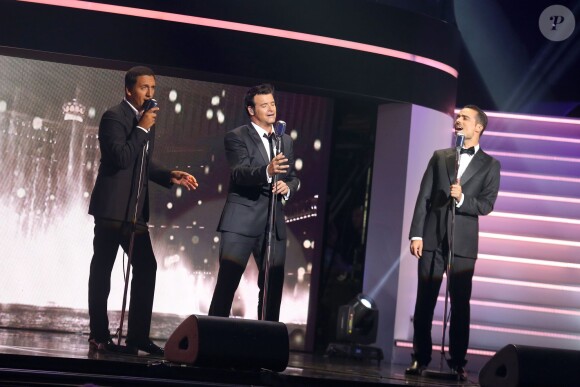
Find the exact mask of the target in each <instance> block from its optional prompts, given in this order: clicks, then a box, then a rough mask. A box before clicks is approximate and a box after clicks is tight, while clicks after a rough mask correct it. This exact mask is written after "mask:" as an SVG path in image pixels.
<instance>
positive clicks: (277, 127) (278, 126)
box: [274, 120, 286, 137]
mask: <svg viewBox="0 0 580 387" xmlns="http://www.w3.org/2000/svg"><path fill="white" fill-rule="evenodd" d="M285 131H286V122H284V121H282V120H279V121H276V123H275V124H274V134H275V135H276V137H282V136H283V135H284V132H285Z"/></svg>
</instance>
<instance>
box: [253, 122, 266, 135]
mask: <svg viewBox="0 0 580 387" xmlns="http://www.w3.org/2000/svg"><path fill="white" fill-rule="evenodd" d="M250 124H252V126H253V127H254V129H256V131H257V132H258V134H259V135H260V137H264V134H265V135H266V136H268V135H269V133H268V132H266V131H265V130H264V128H261V127H259V126H258V125H256V124H254V123H253V122H251V121H250Z"/></svg>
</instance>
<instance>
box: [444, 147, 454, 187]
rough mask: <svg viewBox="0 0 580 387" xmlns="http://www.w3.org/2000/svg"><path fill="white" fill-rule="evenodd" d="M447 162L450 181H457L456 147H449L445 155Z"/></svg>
mask: <svg viewBox="0 0 580 387" xmlns="http://www.w3.org/2000/svg"><path fill="white" fill-rule="evenodd" d="M445 164H446V165H447V175H448V176H449V183H450V184H453V183H454V182H455V180H456V179H455V148H453V149H449V150H448V151H447V155H446V157H445Z"/></svg>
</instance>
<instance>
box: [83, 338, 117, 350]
mask: <svg viewBox="0 0 580 387" xmlns="http://www.w3.org/2000/svg"><path fill="white" fill-rule="evenodd" d="M116 348H117V345H116V344H115V343H114V342H113V339H111V338H110V337H109V338H106V339H102V340H98V339H95V338H92V337H91V338H89V350H91V351H98V352H115V349H116Z"/></svg>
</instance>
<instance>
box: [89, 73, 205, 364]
mask: <svg viewBox="0 0 580 387" xmlns="http://www.w3.org/2000/svg"><path fill="white" fill-rule="evenodd" d="M154 94H155V74H154V73H153V71H152V70H151V69H149V68H147V67H142V66H137V67H133V68H131V69H130V70H129V71H128V72H127V73H126V74H125V99H124V100H123V101H122V102H121V103H120V104H118V105H116V106H114V107H112V108H110V109H109V110H107V111H106V112H105V113H104V114H103V117H102V118H101V122H100V125H99V145H100V150H101V163H100V165H99V173H98V175H97V180H96V182H95V187H94V188H93V192H92V195H91V201H90V205H89V214H91V215H93V216H94V218H95V229H94V232H95V234H94V240H93V248H94V254H93V258H92V260H91V269H90V275H89V318H90V330H91V332H90V336H89V346H90V348H91V349H93V350H98V351H107V350H118V348H117V347H116V346H115V344H114V343H113V341H112V339H111V335H110V333H109V320H108V317H107V299H108V297H109V292H110V289H111V271H112V269H113V264H114V263H115V258H116V256H117V251H118V249H119V246H121V247H122V248H123V250H125V252H126V253H127V254H131V253H132V255H131V257H132V258H131V264H132V267H133V270H132V275H133V279H132V281H131V301H130V305H129V318H128V330H127V340H126V344H127V351H128V352H130V353H135V354H136V353H137V352H138V351H139V350H141V351H144V352H147V353H149V354H153V355H163V349H162V348H160V347H158V346H157V345H155V344H154V343H153V342H152V341H151V340H150V338H149V328H150V326H151V314H152V309H153V294H154V291H155V275H156V271H157V262H156V260H155V255H153V249H152V247H151V239H150V237H149V229H148V227H147V221H148V220H149V190H148V181H149V180H151V181H153V182H155V183H157V184H160V185H162V186H164V187H171V186H172V185H173V184H179V185H181V186H183V187H185V188H186V189H187V190H191V189H196V188H197V181H196V179H195V178H194V177H193V176H192V175H190V174H189V173H186V172H181V171H170V170H168V169H165V168H164V167H162V166H160V165H159V164H157V163H156V162H155V161H154V160H153V148H154V144H155V119H156V118H157V113H158V112H159V108H158V107H153V108H151V109H149V110H146V111H144V107H145V106H146V104H147V102H146V101H148V102H151V101H149V100H151V99H152V98H153V96H154ZM132 234H133V236H134V237H133V244H132V246H131V247H132V252H131V251H130V245H131V235H132Z"/></svg>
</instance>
